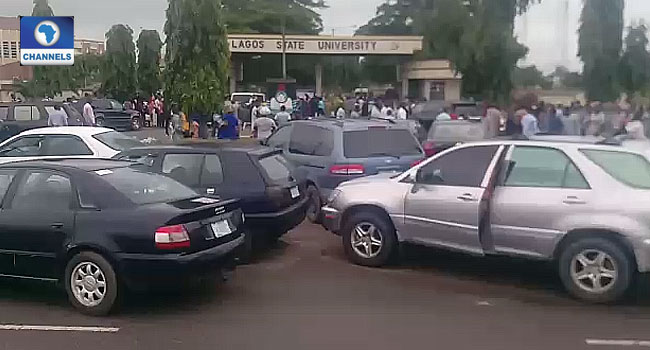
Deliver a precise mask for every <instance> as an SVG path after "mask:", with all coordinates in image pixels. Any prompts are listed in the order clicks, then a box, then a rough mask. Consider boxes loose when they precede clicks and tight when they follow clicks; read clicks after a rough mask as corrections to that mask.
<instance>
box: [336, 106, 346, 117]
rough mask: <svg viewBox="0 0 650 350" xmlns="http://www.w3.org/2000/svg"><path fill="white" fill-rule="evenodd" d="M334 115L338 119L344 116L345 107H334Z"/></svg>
mask: <svg viewBox="0 0 650 350" xmlns="http://www.w3.org/2000/svg"><path fill="white" fill-rule="evenodd" d="M336 117H337V118H339V119H343V118H345V109H343V107H339V108H337V109H336Z"/></svg>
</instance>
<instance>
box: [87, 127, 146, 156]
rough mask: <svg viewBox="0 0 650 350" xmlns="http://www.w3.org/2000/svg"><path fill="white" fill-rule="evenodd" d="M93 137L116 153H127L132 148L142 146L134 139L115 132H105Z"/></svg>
mask: <svg viewBox="0 0 650 350" xmlns="http://www.w3.org/2000/svg"><path fill="white" fill-rule="evenodd" d="M93 137H94V138H95V139H97V140H98V141H99V142H101V143H103V144H105V145H106V146H108V147H110V148H112V149H114V150H116V151H127V150H129V149H131V148H133V147H141V146H142V145H143V144H142V142H140V141H138V140H137V139H136V138H134V137H130V136H126V135H124V134H122V133H119V132H117V131H107V132H103V133H101V134H97V135H93Z"/></svg>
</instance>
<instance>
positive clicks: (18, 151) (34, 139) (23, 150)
mask: <svg viewBox="0 0 650 350" xmlns="http://www.w3.org/2000/svg"><path fill="white" fill-rule="evenodd" d="M44 150H45V138H44V137H43V136H40V135H26V136H18V137H16V138H14V139H10V140H7V142H6V143H4V144H3V145H2V146H0V163H8V162H15V161H19V160H25V159H30V158H33V157H40V156H42V155H43V152H44Z"/></svg>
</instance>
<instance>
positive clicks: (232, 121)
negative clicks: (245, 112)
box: [215, 104, 239, 140]
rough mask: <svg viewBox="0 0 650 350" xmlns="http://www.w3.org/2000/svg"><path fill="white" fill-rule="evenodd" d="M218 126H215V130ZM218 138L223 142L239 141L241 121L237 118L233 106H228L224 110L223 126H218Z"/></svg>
mask: <svg viewBox="0 0 650 350" xmlns="http://www.w3.org/2000/svg"><path fill="white" fill-rule="evenodd" d="M216 127H217V126H216V125H215V128H216ZM218 128H219V132H218V135H217V136H218V137H219V139H222V140H237V139H239V119H237V117H235V112H234V109H233V106H232V104H226V105H225V107H224V109H223V117H222V118H221V125H220V126H218Z"/></svg>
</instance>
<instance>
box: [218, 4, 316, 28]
mask: <svg viewBox="0 0 650 350" xmlns="http://www.w3.org/2000/svg"><path fill="white" fill-rule="evenodd" d="M222 2H223V11H224V14H223V18H224V23H225V24H226V26H227V27H228V31H229V32H230V33H263V34H279V33H281V32H282V22H283V21H285V23H286V26H285V27H286V32H287V33H289V34H318V33H320V32H321V31H322V30H323V21H322V20H321V17H320V14H319V13H318V12H316V10H318V9H323V8H325V7H326V6H325V1H324V0H223V1H222Z"/></svg>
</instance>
